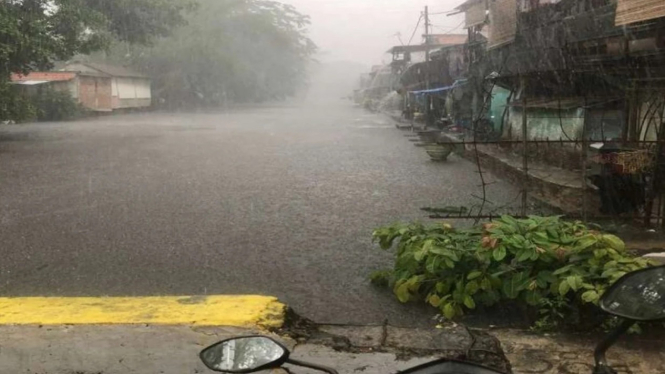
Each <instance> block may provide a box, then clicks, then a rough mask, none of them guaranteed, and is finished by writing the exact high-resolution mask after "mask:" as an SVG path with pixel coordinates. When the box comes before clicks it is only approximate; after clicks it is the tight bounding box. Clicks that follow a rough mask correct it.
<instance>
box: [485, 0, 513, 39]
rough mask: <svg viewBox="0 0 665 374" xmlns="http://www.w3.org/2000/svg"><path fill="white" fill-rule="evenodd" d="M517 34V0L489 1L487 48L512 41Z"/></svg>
mask: <svg viewBox="0 0 665 374" xmlns="http://www.w3.org/2000/svg"><path fill="white" fill-rule="evenodd" d="M516 34H517V0H496V1H490V33H489V38H488V44H487V48H488V49H491V48H496V47H500V46H502V45H504V44H508V43H512V42H513V41H514V40H515V35H516Z"/></svg>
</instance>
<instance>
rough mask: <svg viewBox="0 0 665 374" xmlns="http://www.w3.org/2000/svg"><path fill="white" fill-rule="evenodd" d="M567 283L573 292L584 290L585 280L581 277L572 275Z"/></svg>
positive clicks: (567, 279)
mask: <svg viewBox="0 0 665 374" xmlns="http://www.w3.org/2000/svg"><path fill="white" fill-rule="evenodd" d="M566 283H568V285H569V286H570V288H572V290H573V291H577V290H579V289H580V288H582V284H583V283H584V280H583V279H582V277H580V276H579V275H571V276H569V277H567V278H566Z"/></svg>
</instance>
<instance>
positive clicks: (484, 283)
mask: <svg viewBox="0 0 665 374" xmlns="http://www.w3.org/2000/svg"><path fill="white" fill-rule="evenodd" d="M480 288H482V289H483V290H485V291H488V290H490V289H492V282H491V281H490V280H489V278H487V277H485V278H483V280H482V281H480Z"/></svg>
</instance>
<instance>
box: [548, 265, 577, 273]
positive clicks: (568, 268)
mask: <svg viewBox="0 0 665 374" xmlns="http://www.w3.org/2000/svg"><path fill="white" fill-rule="evenodd" d="M572 267H573V265H566V266H563V267H560V268H558V269H557V270H555V271H554V272H553V273H552V274H554V275H561V274H563V273H566V272H568V271H569V270H570V269H571V268H572Z"/></svg>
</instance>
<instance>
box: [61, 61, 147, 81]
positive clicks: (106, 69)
mask: <svg viewBox="0 0 665 374" xmlns="http://www.w3.org/2000/svg"><path fill="white" fill-rule="evenodd" d="M76 64H79V65H85V66H87V67H90V68H92V69H94V70H97V71H99V72H101V73H104V74H107V75H110V76H113V77H126V78H148V76H147V75H145V74H141V73H139V72H136V71H134V70H131V69H129V68H126V67H123V66H116V65H107V64H100V63H96V62H73V63H72V64H69V65H67V66H65V70H67V67H68V66H71V65H76Z"/></svg>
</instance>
